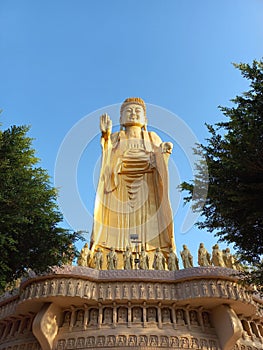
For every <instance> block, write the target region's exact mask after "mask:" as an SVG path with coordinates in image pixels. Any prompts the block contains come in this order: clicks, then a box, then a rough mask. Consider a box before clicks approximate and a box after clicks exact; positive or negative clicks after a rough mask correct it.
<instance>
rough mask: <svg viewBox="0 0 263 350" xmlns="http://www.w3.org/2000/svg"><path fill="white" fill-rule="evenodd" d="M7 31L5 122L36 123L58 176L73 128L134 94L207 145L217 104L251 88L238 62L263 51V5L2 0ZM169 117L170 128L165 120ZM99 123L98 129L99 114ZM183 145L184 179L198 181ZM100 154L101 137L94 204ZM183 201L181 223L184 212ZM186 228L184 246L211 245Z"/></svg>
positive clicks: (252, 0)
mask: <svg viewBox="0 0 263 350" xmlns="http://www.w3.org/2000/svg"><path fill="white" fill-rule="evenodd" d="M0 38H1V41H0V45H1V55H0V61H1V66H0V67H1V68H0V69H1V86H0V108H2V109H3V113H2V116H1V122H2V123H3V127H4V128H6V127H8V126H9V125H12V124H18V125H20V124H26V125H31V126H32V127H31V131H30V135H31V136H32V137H34V138H35V141H34V147H35V148H36V150H37V155H38V156H39V157H40V158H41V165H42V166H43V167H44V168H46V169H47V170H48V173H49V174H50V175H51V177H52V179H53V176H54V167H55V161H56V157H57V153H58V149H59V147H60V144H61V143H62V141H63V139H64V137H65V135H66V134H67V133H68V131H70V130H71V128H72V127H73V126H74V125H75V124H76V123H77V122H78V121H79V120H80V119H82V118H83V117H84V116H86V115H88V114H90V113H92V112H94V111H96V110H97V109H100V108H103V107H105V106H108V105H112V104H116V103H120V102H122V101H123V100H124V99H125V98H126V97H130V96H140V97H142V98H143V99H144V100H145V101H146V103H150V104H154V105H158V106H161V107H163V108H166V109H168V110H170V111H172V112H173V113H175V114H176V115H177V116H179V117H180V118H181V119H182V120H184V122H185V123H186V124H187V125H188V126H189V128H191V130H192V132H193V133H194V135H195V136H196V137H197V139H198V140H199V141H200V142H204V140H205V138H206V137H207V136H208V134H207V132H206V128H205V126H204V123H205V122H208V123H211V124H213V123H215V122H218V121H220V120H222V119H223V116H222V115H221V113H220V112H219V110H218V109H217V106H218V105H229V100H230V99H231V98H233V97H234V96H235V95H237V94H240V93H241V92H243V91H245V90H246V89H247V87H248V86H247V83H246V81H245V80H244V79H242V78H241V76H240V74H239V72H238V71H237V70H236V69H234V68H233V66H232V65H231V62H247V63H250V62H252V60H253V59H260V58H261V57H262V56H263V55H262V52H263V50H262V43H263V2H262V1H261V0H246V1H245V0H214V1H211V0H200V1H198V0H184V1H183V0H165V1H161V0H158V1H157V0H142V1H139V0H132V1H131V0H125V1H123V0H98V1H91V0H78V1H73V0H63V1H62V0H56V1H52V0H45V1H44V0H42V1H40V0H38V1H36V0H23V1H21V0H1V1H0ZM161 118H162V116H160V119H161ZM149 119H150V118H149ZM149 121H150V120H149ZM162 123H163V125H164V129H165V130H167V129H169V125H167V124H165V123H166V120H165V118H162ZM92 127H94V128H95V129H96V128H97V129H98V131H99V124H97V125H94V121H93V125H92ZM170 133H171V135H172V136H173V130H170ZM174 137H175V136H174ZM175 141H176V140H175ZM72 147H73V148H74V144H72ZM177 151H178V152H179V150H178V149H177V148H176V147H175V152H174V155H173V157H174V162H175V163H176V165H177V167H178V168H179V170H178V171H179V175H180V179H181V180H190V179H191V178H192V174H191V172H189V171H188V170H187V168H185V167H184V165H183V160H182V163H180V164H178V162H180V157H177V155H176V152H177ZM99 155H100V147H99V145H98V138H97V139H95V140H94V142H91V143H90V147H89V149H88V152H86V155H85V154H83V156H82V162H81V165H80V166H79V168H78V171H79V172H80V173H79V174H78V181H79V184H78V186H79V189H80V197H81V199H82V201H83V202H84V203H85V206H86V207H87V208H91V207H92V205H93V201H94V193H95V189H94V186H93V184H92V181H90V178H92V177H93V173H94V164H95V163H96V161H97V160H98V158H99ZM69 157H70V155H69ZM52 181H53V180H52ZM172 186H173V183H172V184H171V187H172ZM179 207H180V208H181V209H180V210H181V211H180V210H179V211H178V212H177V213H176V219H175V220H176V221H177V222H178V221H179V220H180V218H181V217H183V216H184V212H183V211H184V210H185V209H184V208H182V203H180V206H179ZM89 210H90V209H89ZM72 211H74V203H72ZM65 225H66V224H65ZM179 226H180V225H179V224H178V225H177V226H176V227H175V233H176V242H177V246H178V251H179V249H181V246H182V244H183V243H186V244H187V245H188V246H189V247H190V249H191V250H192V251H193V253H195V251H196V250H197V248H198V244H199V242H201V241H204V242H205V243H206V246H207V248H208V249H211V246H212V244H213V243H214V242H215V240H214V239H213V238H212V237H211V236H210V235H208V234H207V233H205V232H203V231H198V230H197V229H196V228H193V229H191V230H190V231H189V232H187V233H185V234H182V233H180V229H179ZM79 228H83V229H87V230H90V229H91V227H90V224H87V227H79ZM222 247H223V245H222ZM195 264H196V262H195Z"/></svg>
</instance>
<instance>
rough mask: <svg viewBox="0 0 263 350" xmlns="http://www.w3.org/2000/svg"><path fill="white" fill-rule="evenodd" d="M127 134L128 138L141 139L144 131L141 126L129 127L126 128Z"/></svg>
mask: <svg viewBox="0 0 263 350" xmlns="http://www.w3.org/2000/svg"><path fill="white" fill-rule="evenodd" d="M125 134H126V135H127V137H128V138H138V139H139V138H141V135H142V129H141V127H140V126H136V125H129V126H128V125H127V126H126V127H125Z"/></svg>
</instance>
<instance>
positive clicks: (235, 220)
mask: <svg viewBox="0 0 263 350" xmlns="http://www.w3.org/2000/svg"><path fill="white" fill-rule="evenodd" d="M234 66H235V67H236V68H238V69H239V70H240V71H241V74H242V76H243V77H244V78H246V79H248V80H249V83H250V90H249V91H248V92H245V93H243V94H242V95H241V96H237V97H236V98H234V99H233V100H231V101H232V102H233V103H234V107H231V108H229V107H219V108H220V110H221V111H222V112H223V114H224V115H225V117H227V118H228V120H227V121H225V122H221V123H218V124H216V125H215V126H212V125H207V127H208V131H209V133H210V138H208V139H207V140H206V141H207V144H206V145H203V144H201V145H198V147H197V149H196V150H195V151H196V152H197V153H201V154H202V155H203V156H204V157H205V159H206V162H207V167H208V177H206V176H205V167H204V164H202V163H199V164H198V165H197V177H196V178H195V180H194V181H192V182H190V183H188V182H184V183H182V185H181V188H182V189H183V190H186V191H188V194H189V195H188V196H187V197H185V202H189V201H191V200H193V207H194V209H195V210H200V209H199V208H200V206H199V204H203V203H202V198H201V197H200V196H199V195H198V193H199V192H200V191H198V190H196V189H195V186H196V187H197V188H198V187H200V188H203V187H205V186H206V185H207V184H208V193H207V198H206V200H205V203H204V206H203V207H202V209H201V215H202V217H203V220H200V222H198V224H197V225H198V226H199V228H205V229H207V230H208V231H209V232H214V233H215V235H216V236H218V237H219V240H220V241H225V242H228V243H233V244H234V247H235V248H236V249H237V253H238V254H239V256H240V259H241V261H242V262H245V263H248V264H249V265H250V266H252V270H251V271H250V273H249V274H248V275H247V279H248V280H250V281H253V282H255V283H257V284H262V283H263V272H262V271H263V266H262V253H263V62H262V61H254V62H253V64H251V65H249V64H243V63H241V64H234ZM207 182H208V183H207Z"/></svg>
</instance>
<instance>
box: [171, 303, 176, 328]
mask: <svg viewBox="0 0 263 350" xmlns="http://www.w3.org/2000/svg"><path fill="white" fill-rule="evenodd" d="M175 305H176V304H175V303H173V305H172V322H173V328H174V329H176V315H175Z"/></svg>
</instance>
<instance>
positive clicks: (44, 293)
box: [0, 266, 263, 350]
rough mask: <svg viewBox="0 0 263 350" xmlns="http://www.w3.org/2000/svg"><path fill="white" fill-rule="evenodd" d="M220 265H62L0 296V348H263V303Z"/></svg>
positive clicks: (217, 349) (24, 349)
mask: <svg viewBox="0 0 263 350" xmlns="http://www.w3.org/2000/svg"><path fill="white" fill-rule="evenodd" d="M236 273H237V272H236V271H234V270H231V269H227V268H221V267H195V268H189V269H185V270H180V271H154V270H148V271H146V270H128V271H127V270H113V271H105V270H102V271H98V270H94V269H90V268H87V267H80V266H65V267H63V268H55V269H54V270H53V271H52V273H49V274H46V275H42V276H32V277H31V278H29V279H27V280H26V281H24V282H23V283H22V284H21V286H20V288H19V290H17V291H15V292H14V293H13V294H6V295H4V296H2V297H1V299H0V349H1V350H22V349H23V350H37V349H42V350H69V349H72V350H73V349H82V350H84V349H85V350H86V349H98V348H99V349H126V348H127V349H128V348H131V347H132V348H133V349H162V348H165V349H167V348H173V349H200V350H201V349H203V350H232V349H233V350H241V349H242V350H261V349H263V317H262V316H263V313H262V306H263V301H262V299H260V298H259V297H257V296H256V295H255V294H253V293H252V292H251V290H250V289H249V288H245V287H244V286H241V285H240V284H238V283H237V282H238V277H237V276H236V275H235V274H236Z"/></svg>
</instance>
